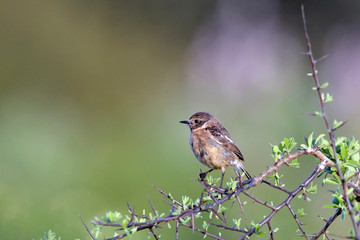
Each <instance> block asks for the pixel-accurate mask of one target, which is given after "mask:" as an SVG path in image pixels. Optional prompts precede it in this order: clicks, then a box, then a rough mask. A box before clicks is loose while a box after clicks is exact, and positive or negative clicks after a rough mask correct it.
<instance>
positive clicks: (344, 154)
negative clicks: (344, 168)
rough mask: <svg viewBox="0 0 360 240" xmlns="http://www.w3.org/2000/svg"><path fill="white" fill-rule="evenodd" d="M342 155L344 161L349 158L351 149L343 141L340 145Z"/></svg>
mask: <svg viewBox="0 0 360 240" xmlns="http://www.w3.org/2000/svg"><path fill="white" fill-rule="evenodd" d="M340 156H341V159H342V160H343V161H344V162H346V160H348V159H349V149H348V148H347V145H346V143H343V144H342V145H341V147H340Z"/></svg>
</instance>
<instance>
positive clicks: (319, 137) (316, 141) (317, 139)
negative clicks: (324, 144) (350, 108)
mask: <svg viewBox="0 0 360 240" xmlns="http://www.w3.org/2000/svg"><path fill="white" fill-rule="evenodd" d="M323 137H325V134H320V135H319V136H318V137H317V138H316V140H315V144H316V143H318V142H319V141H320V139H322V138H323Z"/></svg>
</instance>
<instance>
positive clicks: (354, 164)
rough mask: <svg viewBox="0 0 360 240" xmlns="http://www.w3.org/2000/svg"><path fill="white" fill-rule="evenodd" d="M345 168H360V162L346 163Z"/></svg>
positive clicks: (351, 161) (349, 161)
mask: <svg viewBox="0 0 360 240" xmlns="http://www.w3.org/2000/svg"><path fill="white" fill-rule="evenodd" d="M344 166H346V167H353V168H360V164H359V162H358V161H354V160H348V161H347V162H346V163H344Z"/></svg>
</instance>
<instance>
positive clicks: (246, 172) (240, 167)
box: [234, 162, 252, 179]
mask: <svg viewBox="0 0 360 240" xmlns="http://www.w3.org/2000/svg"><path fill="white" fill-rule="evenodd" d="M234 169H235V171H237V172H238V173H239V174H241V173H240V171H243V172H244V173H245V176H246V177H247V179H251V178H252V177H251V175H250V173H249V172H248V171H246V169H245V168H244V165H242V163H241V162H238V164H236V166H234Z"/></svg>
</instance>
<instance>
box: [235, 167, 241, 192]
mask: <svg viewBox="0 0 360 240" xmlns="http://www.w3.org/2000/svg"><path fill="white" fill-rule="evenodd" d="M235 174H236V178H237V179H239V184H238V187H239V188H242V182H241V172H240V171H236V170H235Z"/></svg>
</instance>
